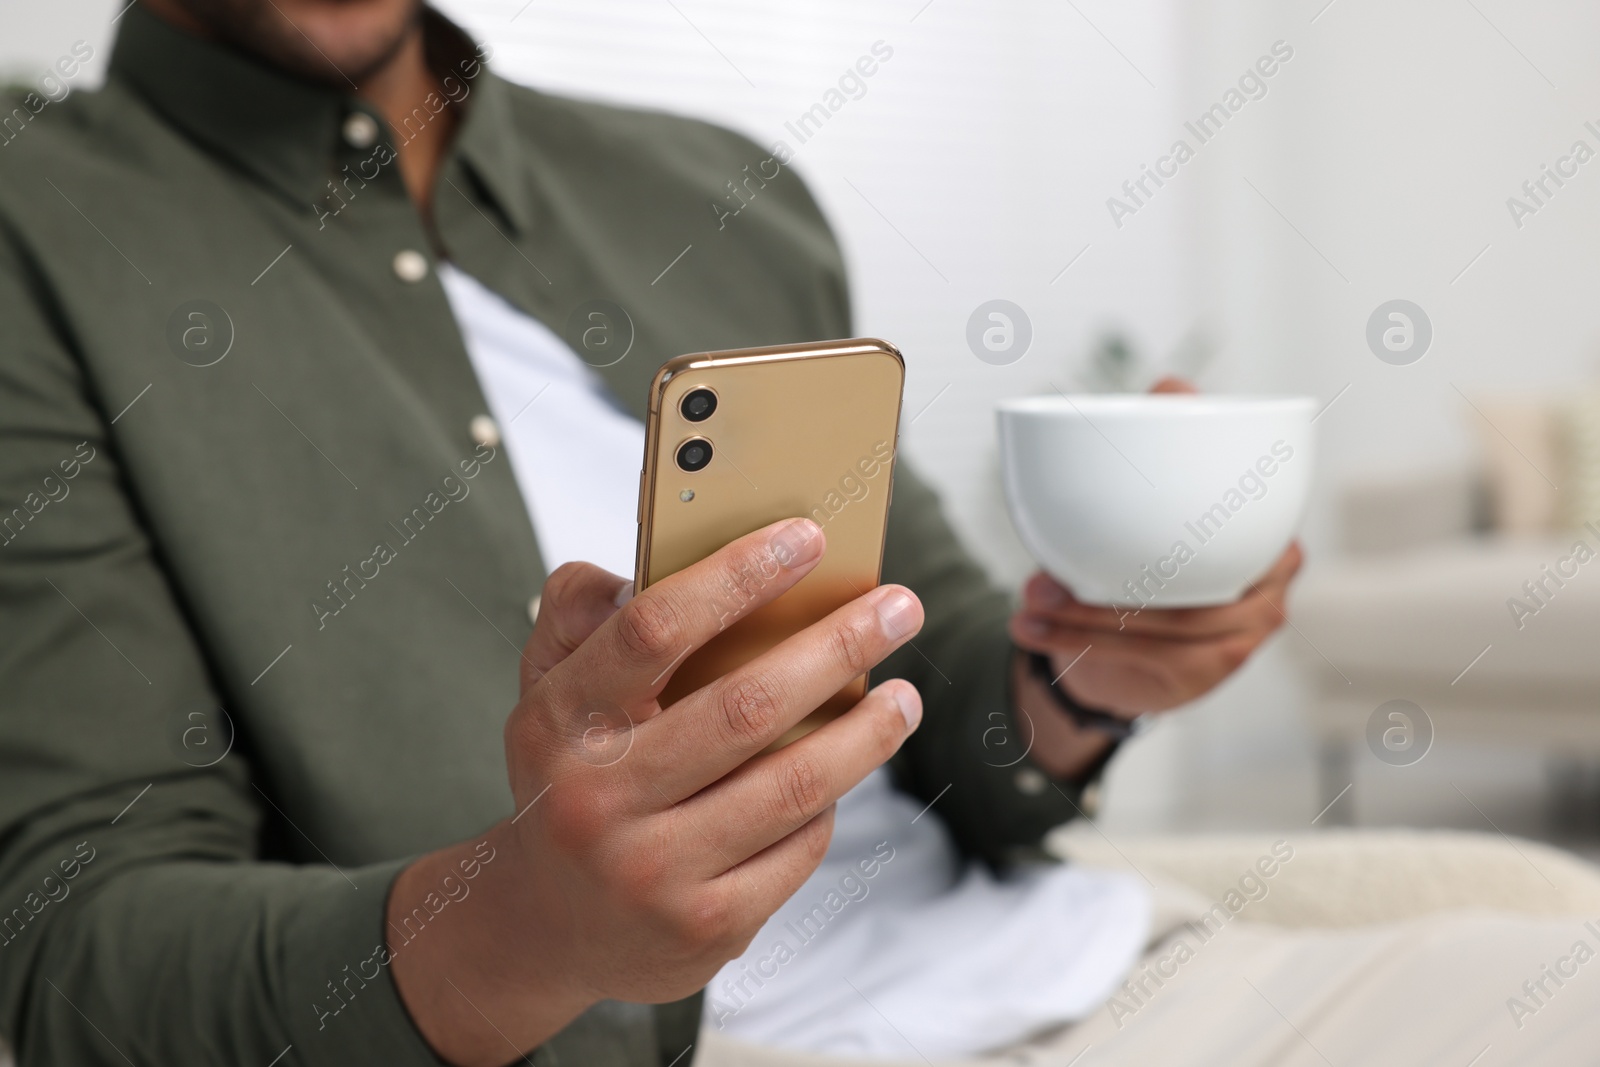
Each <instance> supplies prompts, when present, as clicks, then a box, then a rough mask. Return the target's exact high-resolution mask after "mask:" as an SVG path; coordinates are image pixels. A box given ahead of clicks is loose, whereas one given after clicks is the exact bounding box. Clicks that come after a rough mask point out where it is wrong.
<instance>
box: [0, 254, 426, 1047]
mask: <svg viewBox="0 0 1600 1067" xmlns="http://www.w3.org/2000/svg"><path fill="white" fill-rule="evenodd" d="M8 236H9V235H8V234H7V233H6V232H5V231H4V229H3V228H0V322H3V323H4V324H5V328H4V330H3V331H0V604H3V605H4V610H3V611H0V1034H3V1036H4V1038H5V1041H6V1042H7V1043H9V1044H10V1045H11V1046H12V1048H13V1050H14V1053H15V1055H16V1057H17V1062H18V1064H19V1067H34V1065H45V1064H50V1065H55V1064H68V1063H70V1064H76V1065H82V1067H96V1065H102V1064H104V1065H108V1067H110V1065H118V1067H126V1065H128V1064H133V1065H136V1067H145V1065H146V1064H151V1065H154V1064H174V1063H183V1064H209V1063H217V1064H224V1063H226V1064H250V1063H256V1064H267V1063H274V1064H276V1065H278V1067H290V1065H321V1064H326V1065H329V1067H333V1065H340V1067H344V1065H347V1064H350V1063H354V1062H375V1063H385V1064H398V1065H413V1064H415V1065H435V1064H437V1063H438V1060H437V1059H436V1058H435V1057H434V1056H433V1055H432V1054H431V1052H430V1051H429V1050H428V1048H427V1046H426V1044H425V1043H424V1042H423V1040H422V1039H421V1037H420V1035H419V1034H418V1033H417V1032H416V1030H415V1028H414V1026H413V1025H412V1024H411V1022H410V1019H409V1017H408V1016H407V1014H406V1012H405V1010H404V1008H403V1006H402V1004H401V1002H400V1000H399V997H398V994H397V993H396V990H395V988H394V985H393V982H392V980H391V979H390V976H389V974H388V969H387V968H386V967H384V966H383V965H382V964H383V962H385V961H386V960H387V955H386V954H385V953H383V952H382V951H381V947H382V946H383V945H384V944H385V934H384V922H385V918H384V912H385V904H386V897H387V894H388V889H389V885H390V883H391V882H392V880H393V878H394V877H395V875H396V874H397V873H398V871H399V868H400V866H401V864H399V863H395V864H386V865H379V866H371V867H363V868H359V869H346V870H340V869H337V868H335V867H333V866H331V865H330V866H318V867H309V866H291V865H287V864H276V863H267V862H262V861H261V859H260V854H261V850H260V844H259V839H260V831H261V829H262V824H263V818H262V815H263V811H265V810H268V809H267V804H268V803H269V802H268V801H266V800H265V794H264V793H262V792H261V791H260V790H259V789H258V788H257V786H256V784H255V775H254V772H253V768H252V767H251V764H250V761H249V759H248V755H247V747H248V746H247V742H248V738H247V737H245V736H240V737H238V738H236V739H231V737H230V736H224V735H231V732H232V731H231V730H228V728H227V726H226V720H225V718H224V717H223V715H222V713H220V712H219V711H218V709H219V708H220V707H221V701H220V698H219V695H218V692H217V689H216V687H215V686H214V685H213V682H212V680H211V678H210V677H209V674H208V671H207V666H206V661H205V658H204V656H203V654H202V650H201V647H200V643H199V641H198V640H197V639H196V636H195V633H194V632H193V628H192V627H191V626H190V625H189V624H188V622H187V620H186V618H185V615H184V611H183V607H182V604H181V603H180V602H179V601H178V599H177V597H176V596H175V594H174V591H173V589H172V587H171V585H170V583H169V582H168V581H167V580H166V577H165V575H164V572H163V569H162V566H161V562H160V560H159V556H158V552H157V550H156V548H155V546H154V545H153V544H152V541H151V539H150V538H149V537H148V536H147V534H146V532H145V529H144V527H143V525H142V523H141V520H140V517H139V513H138V509H137V501H136V499H134V497H133V494H132V493H131V491H130V489H129V488H128V485H127V483H126V479H125V478H124V476H123V473H122V471H120V470H119V467H118V460H117V456H116V450H115V448H114V445H113V442H112V441H111V439H110V437H111V433H110V430H111V427H110V425H109V424H110V422H111V421H112V416H109V415H107V414H106V407H107V405H106V404H105V403H104V401H105V399H106V398H98V397H95V396H93V395H92V390H91V388H90V386H89V383H88V382H87V381H86V380H85V378H84V376H83V375H82V374H81V372H80V370H79V368H78V365H77V362H76V361H75V360H74V358H73V357H72V355H71V350H70V345H69V343H68V342H67V340H66V338H67V337H68V336H69V334H68V331H67V330H66V329H65V328H64V327H63V326H62V325H61V324H60V323H59V322H56V321H54V320H53V313H52V310H51V308H52V305H51V302H50V300H49V298H48V295H47V293H48V290H47V287H46V286H44V285H43V284H41V283H40V282H39V280H38V279H37V277H36V276H35V275H34V273H33V271H32V268H31V266H30V263H29V261H28V259H27V258H26V256H25V254H23V253H22V252H20V251H19V250H18V246H17V245H16V244H15V243H14V242H11V241H9V240H8ZM119 400H121V401H122V402H124V403H125V402H126V398H119ZM195 729H201V730H211V731H213V732H214V736H213V737H211V738H205V737H202V736H199V735H196V734H194V733H193V732H192V731H193V730H195ZM230 739H231V740H232V741H233V745H232V748H231V749H229V750H228V754H227V755H226V756H224V757H222V758H221V759H215V760H214V757H213V753H215V752H217V751H220V750H222V748H223V745H224V743H225V742H227V741H229V740H230ZM206 744H210V745H211V746H212V747H211V748H209V749H208V748H206V747H205V745H206ZM274 1057H279V1058H277V1059H274Z"/></svg>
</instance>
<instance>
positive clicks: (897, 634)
mask: <svg viewBox="0 0 1600 1067" xmlns="http://www.w3.org/2000/svg"><path fill="white" fill-rule="evenodd" d="M873 607H875V608H876V609H877V611H878V619H879V620H880V622H882V624H883V632H884V633H885V634H886V635H888V637H889V639H890V640H893V641H898V640H900V639H901V638H902V637H905V636H906V635H907V634H911V633H915V632H916V629H917V626H918V623H919V619H918V615H919V614H920V613H919V612H918V611H917V601H916V599H915V598H914V597H913V596H912V595H911V594H910V593H908V592H906V591H905V590H904V589H900V588H898V587H895V586H890V587H889V588H887V589H884V590H881V591H880V592H879V593H878V601H877V603H876V604H874V605H873Z"/></svg>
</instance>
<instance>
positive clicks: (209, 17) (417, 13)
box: [177, 0, 423, 89]
mask: <svg viewBox="0 0 1600 1067" xmlns="http://www.w3.org/2000/svg"><path fill="white" fill-rule="evenodd" d="M177 3H178V6H180V7H182V8H183V10H184V11H185V12H186V13H188V15H189V16H190V17H191V18H193V19H194V20H195V21H196V22H199V23H200V24H201V25H203V26H204V27H205V29H206V31H207V33H208V34H209V35H211V36H212V37H214V38H216V39H217V40H218V41H220V42H222V43H223V44H226V45H229V46H231V47H233V48H235V49H238V50H239V51H241V52H245V53H247V54H249V55H251V56H254V57H255V58H257V59H260V60H261V61H263V62H265V63H266V64H267V65H269V66H272V67H276V68H278V69H280V70H283V71H286V72H288V73H290V74H293V75H295V76H296V77H299V78H303V79H305V80H307V81H313V82H318V83H321V84H323V85H328V86H332V87H335V88H339V89H349V88H351V87H352V86H353V85H360V84H361V83H362V82H363V81H365V80H366V79H367V78H368V77H369V76H371V75H372V74H373V73H374V72H375V71H377V70H379V69H381V68H382V67H383V66H384V64H386V63H388V62H389V61H390V60H391V59H393V58H394V56H395V54H396V53H397V52H399V50H400V49H401V47H403V46H404V44H405V42H406V40H407V38H408V37H409V36H410V34H411V31H412V30H413V29H414V28H415V27H416V25H417V23H418V21H419V20H420V19H421V17H422V10H423V0H410V2H409V3H408V13H407V15H406V17H405V18H404V19H403V20H397V22H396V24H395V25H393V26H392V27H390V26H385V27H380V28H379V30H378V32H374V33H372V34H370V35H368V36H367V38H366V39H365V40H362V41H360V42H359V43H357V44H355V45H352V46H347V47H345V48H343V49H336V50H333V51H329V50H328V49H327V48H325V47H323V46H320V45H319V44H317V43H316V42H315V41H314V40H313V39H312V38H311V37H310V36H308V35H307V34H306V33H305V32H304V31H302V29H301V28H300V27H299V26H297V25H296V24H295V23H294V22H293V21H291V19H290V16H289V15H288V14H287V13H285V11H284V10H283V9H282V7H281V6H280V5H279V4H277V3H276V2H275V0H177Z"/></svg>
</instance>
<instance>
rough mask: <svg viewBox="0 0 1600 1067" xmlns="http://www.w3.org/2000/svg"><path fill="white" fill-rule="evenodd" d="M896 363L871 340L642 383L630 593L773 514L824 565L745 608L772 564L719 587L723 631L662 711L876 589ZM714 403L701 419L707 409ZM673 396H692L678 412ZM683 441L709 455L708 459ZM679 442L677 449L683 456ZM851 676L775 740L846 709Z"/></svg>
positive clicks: (751, 352)
mask: <svg viewBox="0 0 1600 1067" xmlns="http://www.w3.org/2000/svg"><path fill="white" fill-rule="evenodd" d="M904 379H905V366H904V363H903V361H902V359H901V357H900V353H899V352H898V351H897V350H896V349H895V348H894V347H893V346H892V345H889V344H888V343H886V342H883V341H878V340H872V339H856V340H847V341H828V342H821V343H817V344H807V345H786V346H782V347H775V348H764V349H744V350H738V351H731V352H712V353H700V354H695V355H687V356H679V357H678V358H676V359H673V360H671V361H669V362H668V363H666V364H665V365H664V366H663V367H662V368H661V370H660V371H659V372H657V374H656V378H655V380H654V382H653V383H652V385H651V395H650V415H649V419H648V422H647V435H646V442H645V469H644V472H643V475H642V477H641V484H640V501H639V508H640V511H639V520H640V521H639V550H638V557H637V563H636V568H637V569H636V573H635V582H636V585H637V587H638V588H639V589H641V590H642V589H645V588H648V587H649V586H650V585H652V584H653V583H655V582H657V581H660V580H661V579H662V578H664V577H666V576H667V575H669V574H672V573H673V572H675V571H678V570H681V569H683V568H684V567H687V566H689V565H690V564H692V563H695V562H697V561H699V560H701V559H703V558H705V557H706V556H708V555H710V554H711V553H712V552H714V551H716V550H717V549H719V548H721V547H722V546H723V545H725V544H727V543H728V542H729V541H732V540H734V539H736V538H738V537H742V536H743V535H745V534H747V533H750V532H751V531H753V530H757V529H759V528H761V527H762V526H765V525H767V524H769V523H772V522H776V521H778V520H780V519H785V518H794V517H800V516H804V517H809V518H810V519H812V520H813V521H814V522H816V523H817V524H818V525H819V526H821V527H822V531H823V534H824V536H825V537H826V538H827V551H826V553H825V554H824V556H823V559H822V562H821V563H820V564H818V565H817V567H816V568H815V569H814V570H813V571H812V572H811V573H810V574H808V575H806V577H805V578H803V579H801V581H800V582H799V583H798V584H796V585H795V586H794V587H793V588H792V589H790V590H789V591H788V592H787V593H785V594H784V595H782V596H781V597H779V598H778V599H777V600H775V601H773V602H771V603H769V604H766V605H764V606H762V607H759V608H756V607H753V605H752V600H753V598H754V597H755V595H756V593H757V592H758V591H759V589H760V588H761V587H762V586H763V585H764V584H765V583H766V582H767V581H770V580H771V579H772V578H773V576H774V574H775V569H776V564H775V563H772V562H769V563H768V564H767V565H766V566H763V567H757V568H754V569H753V570H751V572H750V573H748V574H744V575H740V576H738V577H736V578H730V579H729V580H728V581H727V583H726V585H725V588H723V589H721V590H719V592H718V594H717V595H718V597H719V598H720V599H719V602H718V603H717V604H716V605H715V607H716V608H717V611H718V613H719V615H720V616H721V617H722V618H723V620H724V625H725V627H726V628H725V629H724V630H723V631H722V632H721V633H719V634H718V635H717V636H716V637H715V638H714V639H713V640H712V641H711V642H710V643H708V644H707V645H705V646H703V647H702V648H700V649H699V650H697V651H696V652H695V653H694V654H693V655H692V656H690V657H688V659H687V660H685V662H684V663H682V664H681V665H680V666H678V667H677V669H676V671H675V673H674V675H673V677H672V680H671V682H670V683H669V685H668V687H667V689H666V691H665V692H664V693H663V694H662V697H661V702H662V704H663V705H665V704H669V703H671V702H672V701H674V700H676V699H678V698H679V697H680V696H682V695H685V694H687V693H690V692H692V691H694V690H695V689H697V688H699V687H700V686H703V685H705V684H706V683H707V682H710V681H712V680H714V679H715V678H718V677H720V676H721V675H723V674H726V673H728V672H729V671H730V670H733V669H734V668H736V667H738V666H740V665H742V664H743V663H745V662H748V661H749V660H750V659H752V658H753V657H755V656H757V655H759V654H761V653H762V652H764V651H766V650H767V649H769V648H771V647H772V646H773V645H776V644H777V643H779V642H780V641H782V640H783V639H784V638H786V637H788V636H789V635H791V634H793V633H795V632H796V631H798V630H801V629H803V628H805V627H806V626H809V625H810V624H811V623H813V622H816V621H817V620H819V619H821V618H823V617H824V616H826V615H828V614H829V613H830V612H832V611H833V610H835V609H836V608H838V607H840V606H841V605H843V604H845V603H846V602H848V601H849V600H852V599H854V598H855V597H857V596H860V595H861V594H863V593H865V592H867V591H868V590H870V589H872V588H873V587H875V586H876V585H877V584H878V578H879V574H880V572H881V570H882V563H883V542H884V530H885V524H886V520H887V516H888V508H889V499H890V495H891V491H892V485H893V477H894V457H895V438H896V434H897V433H898V430H899V418H900V397H901V388H902V385H903V383H904ZM707 391H709V393H710V394H711V395H712V396H713V397H714V398H715V402H714V408H713V410H712V411H711V412H710V414H709V415H707V416H705V417H704V418H703V419H701V420H700V421H694V419H692V418H691V415H698V414H700V413H701V412H702V411H703V410H704V408H705V407H706V405H707V400H706V394H707ZM685 398H691V406H690V409H689V410H688V412H686V410H685V406H684V401H685ZM695 442H700V443H702V444H704V445H708V446H709V461H707V462H705V465H704V466H703V467H702V468H701V469H698V470H687V469H685V466H684V464H682V463H680V454H683V456H684V459H685V460H686V462H687V465H688V466H690V467H693V466H695V465H696V464H697V463H699V462H700V460H701V459H703V458H704V454H703V453H700V452H695V451H694V448H695ZM686 445H687V446H688V451H687V453H685V452H684V449H685V446H686ZM866 685H867V679H866V676H865V675H863V676H862V677H860V678H857V679H855V680H854V681H853V682H852V683H851V684H850V685H848V686H846V687H845V688H844V689H842V690H841V691H840V692H839V693H838V694H836V695H835V696H834V697H833V698H832V699H831V700H829V701H828V702H827V703H825V704H824V705H823V706H822V707H820V708H818V709H817V711H816V712H815V713H813V714H812V715H811V716H810V717H809V718H808V719H807V720H806V721H805V722H803V723H802V724H800V725H799V726H797V727H796V728H795V729H794V730H793V731H791V732H790V735H789V736H787V737H785V738H784V739H783V742H781V743H787V742H788V741H790V740H793V739H794V738H795V737H798V736H801V735H802V734H804V733H806V732H809V731H810V730H812V729H815V728H816V727H817V726H819V725H821V724H822V723H824V722H826V721H828V720H830V719H832V718H834V717H836V716H838V715H840V714H842V713H843V712H845V711H847V710H848V709H849V708H850V707H851V706H853V705H854V704H855V702H856V701H858V700H860V699H861V697H862V695H863V694H864V693H865V692H866Z"/></svg>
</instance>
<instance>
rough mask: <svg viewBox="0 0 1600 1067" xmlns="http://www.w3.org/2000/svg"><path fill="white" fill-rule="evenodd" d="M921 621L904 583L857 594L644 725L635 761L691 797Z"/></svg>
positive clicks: (674, 793) (669, 791)
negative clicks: (841, 605)
mask: <svg viewBox="0 0 1600 1067" xmlns="http://www.w3.org/2000/svg"><path fill="white" fill-rule="evenodd" d="M921 628H922V604H921V603H920V602H919V601H918V600H917V598H916V597H915V596H914V595H912V593H911V591H910V590H909V589H906V588H904V587H903V586H898V585H885V586H880V587H879V588H877V589H874V590H872V591H871V592H869V593H867V594H866V595H864V596H860V597H857V598H856V599H854V600H852V601H851V602H850V603H848V604H846V605H844V606H843V607H841V608H839V609H837V610H836V611H834V612H832V613H831V614H830V615H828V617H827V618H825V619H822V620H820V621H818V622H815V623H812V624H811V625H810V626H808V627H806V628H805V629H804V630H801V631H800V632H799V633H797V634H795V635H793V636H792V637H789V638H788V639H786V640H785V641H783V642H782V643H781V644H779V645H777V646H776V647H774V648H772V649H769V650H768V651H766V652H764V653H762V654H761V655H760V656H757V657H756V658H755V659H753V660H751V661H750V662H749V663H747V664H745V665H744V666H743V667H740V668H739V669H738V670H735V671H732V672H730V673H729V674H727V675H724V676H723V677H722V678H719V679H718V680H717V681H715V682H713V683H711V684H710V685H707V686H705V687H704V688H702V689H700V690H698V691H697V692H695V693H692V694H690V695H689V696H687V697H685V698H683V699H682V700H680V701H678V702H677V703H676V704H674V705H673V706H672V707H671V708H669V709H668V710H667V711H666V712H664V713H663V714H661V715H658V716H656V717H655V718H653V719H651V720H650V721H649V722H647V723H644V724H641V726H640V727H639V731H638V733H637V734H636V735H635V738H634V741H635V745H636V749H635V756H636V758H637V760H638V763H637V764H636V765H635V768H636V769H637V770H638V772H639V773H640V774H641V775H643V776H645V777H646V778H647V779H648V780H649V781H651V782H654V783H655V784H656V786H658V787H659V788H660V789H661V790H662V791H663V792H664V793H665V794H666V796H668V797H669V798H670V799H671V800H673V801H677V800H682V799H683V798H685V797H688V796H692V795H693V794H695V793H696V792H698V791H699V790H701V789H703V788H705V787H706V786H707V785H710V784H711V783H712V782H715V781H716V780H717V779H719V778H721V777H722V776H723V775H725V774H727V773H728V772H729V771H731V770H733V769H734V768H735V767H737V766H739V765H740V764H741V763H744V762H745V761H746V760H748V759H750V758H751V757H752V756H754V755H756V754H757V753H759V752H760V751H761V750H762V749H764V748H766V747H767V746H768V745H770V744H772V743H773V742H774V741H776V740H777V739H778V738H780V737H782V736H783V735H784V734H785V733H786V732H787V731H788V730H789V728H790V727H791V726H793V725H794V724H795V723H797V722H799V721H800V720H801V719H803V718H805V717H806V716H807V715H809V714H811V712H813V711H815V710H816V709H817V708H818V707H819V706H821V705H822V703H823V702H824V701H826V700H827V699H828V698H829V697H831V696H833V695H834V694H835V693H837V692H838V691H839V690H840V689H842V688H844V687H845V686H846V685H848V684H849V683H850V682H851V681H852V680H853V679H856V678H859V677H861V676H862V675H863V674H865V673H867V671H869V670H870V669H872V668H873V667H874V666H876V665H877V664H878V663H879V662H881V661H882V660H883V658H884V657H885V656H887V655H888V654H889V653H890V652H893V651H894V650H895V649H897V648H899V647H900V646H901V645H903V644H905V642H907V641H909V640H910V639H911V637H912V636H913V635H914V634H916V632H917V631H918V630H919V629H921ZM858 706H859V705H858Z"/></svg>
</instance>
